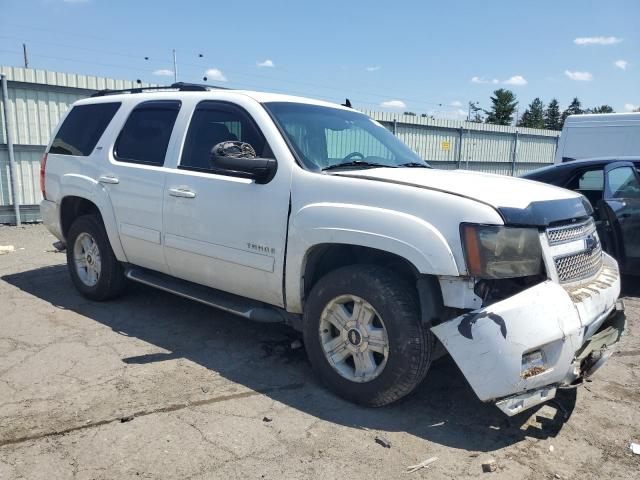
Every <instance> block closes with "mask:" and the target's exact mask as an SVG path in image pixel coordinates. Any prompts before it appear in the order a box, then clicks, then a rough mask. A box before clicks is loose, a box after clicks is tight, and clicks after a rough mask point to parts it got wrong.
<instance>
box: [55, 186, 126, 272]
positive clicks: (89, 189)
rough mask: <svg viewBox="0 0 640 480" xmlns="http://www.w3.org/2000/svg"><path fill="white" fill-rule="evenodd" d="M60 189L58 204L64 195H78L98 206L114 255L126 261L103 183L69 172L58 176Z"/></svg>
mask: <svg viewBox="0 0 640 480" xmlns="http://www.w3.org/2000/svg"><path fill="white" fill-rule="evenodd" d="M60 191H61V192H64V196H63V197H62V198H61V200H60V205H62V200H64V198H65V197H80V198H84V199H86V200H89V201H90V202H93V203H94V204H95V205H96V206H97V207H98V210H99V211H100V215H102V221H103V223H104V228H105V230H106V232H107V237H108V238H109V243H110V244H111V249H112V250H113V253H114V255H115V256H116V258H117V259H118V260H119V261H121V262H126V261H127V257H126V255H125V254H124V249H123V248H122V244H121V243H120V236H119V234H118V224H117V222H116V217H115V213H114V211H113V206H112V205H111V200H110V199H109V194H108V193H107V191H106V189H105V187H104V185H102V184H101V183H100V182H98V181H96V180H94V179H93V178H91V177H88V176H86V175H78V174H71V173H69V174H65V175H62V177H61V178H60Z"/></svg>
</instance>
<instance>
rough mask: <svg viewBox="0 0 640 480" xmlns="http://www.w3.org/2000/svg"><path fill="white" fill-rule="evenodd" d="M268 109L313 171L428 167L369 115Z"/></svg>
mask: <svg viewBox="0 0 640 480" xmlns="http://www.w3.org/2000/svg"><path fill="white" fill-rule="evenodd" d="M265 108H267V110H268V111H269V112H270V113H271V115H272V116H273V117H274V119H275V121H276V122H277V123H278V124H279V126H280V128H281V129H282V130H283V131H284V132H285V134H286V135H287V137H288V139H289V141H290V143H291V145H292V146H293V149H294V150H295V154H296V155H297V156H298V158H299V159H300V161H301V162H302V163H304V165H305V166H306V167H307V168H309V169H310V170H315V171H318V170H331V169H334V168H335V169H339V168H342V167H340V164H345V165H344V168H373V167H399V166H408V167H428V165H427V163H426V162H425V161H424V160H422V159H421V158H420V157H419V156H418V155H416V154H415V153H414V152H413V151H412V150H411V149H409V147H407V146H406V145H405V144H404V143H402V142H401V141H400V140H398V138H397V137H396V136H395V135H393V134H392V133H391V132H390V131H389V130H387V129H386V128H385V127H383V126H382V125H380V124H379V123H378V122H376V121H374V120H372V119H371V118H369V117H367V116H366V115H364V114H362V113H359V112H356V111H348V110H342V109H339V108H331V107H323V106H319V105H309V104H305V103H291V102H269V103H266V104H265Z"/></svg>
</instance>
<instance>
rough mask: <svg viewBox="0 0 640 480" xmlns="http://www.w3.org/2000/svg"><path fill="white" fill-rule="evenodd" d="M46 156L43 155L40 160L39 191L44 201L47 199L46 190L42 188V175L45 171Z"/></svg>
mask: <svg viewBox="0 0 640 480" xmlns="http://www.w3.org/2000/svg"><path fill="white" fill-rule="evenodd" d="M47 155H49V154H48V153H45V154H44V156H43V157H42V160H40V191H41V192H42V198H44V199H45V200H46V198H47V190H46V189H45V187H44V175H45V173H46V170H47Z"/></svg>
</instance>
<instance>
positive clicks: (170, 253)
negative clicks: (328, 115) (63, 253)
mask: <svg viewBox="0 0 640 480" xmlns="http://www.w3.org/2000/svg"><path fill="white" fill-rule="evenodd" d="M151 99H153V100H176V99H179V100H180V101H181V102H182V107H181V110H180V112H179V114H178V118H177V120H176V124H175V128H174V131H173V133H172V136H171V139H170V142H169V146H168V149H167V153H166V157H165V163H164V166H162V167H154V166H149V165H135V164H128V163H123V162H119V161H117V160H116V159H115V158H114V157H113V153H112V152H113V145H114V143H115V140H116V138H117V136H118V133H119V131H120V129H121V127H122V125H123V124H124V121H125V120H126V118H127V116H128V114H129V113H130V112H131V110H132V109H133V108H134V107H135V106H136V105H137V104H138V103H139V102H142V101H145V100H151ZM205 99H206V100H223V101H227V102H232V103H235V104H237V105H240V106H242V107H243V108H244V109H245V110H246V111H247V112H248V113H249V115H251V117H253V119H254V120H255V122H256V124H257V125H258V127H259V128H260V130H261V131H262V133H263V134H264V136H265V137H266V140H267V142H268V143H269V146H270V147H271V149H272V151H273V152H274V155H275V158H276V159H277V162H278V170H277V173H276V175H275V177H274V178H273V179H272V181H271V182H269V183H267V184H266V185H258V184H256V183H255V182H253V181H251V180H247V179H242V178H236V177H230V176H225V175H219V174H211V173H206V172H193V171H189V170H184V169H178V168H177V167H178V164H179V159H180V156H181V152H182V146H183V144H184V141H185V137H186V132H187V127H188V125H189V121H190V118H191V115H192V112H193V111H194V109H195V106H196V104H197V103H198V102H200V101H202V100H205ZM113 101H121V102H122V107H121V108H120V110H119V111H118V113H117V114H116V116H115V117H114V119H113V121H112V122H111V125H110V126H109V127H108V128H107V130H106V131H105V133H104V135H103V137H102V139H101V140H100V142H99V143H98V147H100V148H96V149H95V151H94V153H93V154H92V155H91V156H90V157H89V158H82V157H74V156H63V155H51V154H50V155H49V158H48V162H47V178H46V182H47V194H48V197H49V198H48V200H46V201H44V202H43V203H42V212H43V218H44V219H45V224H46V225H47V227H48V228H49V230H50V231H52V233H54V235H56V236H57V237H58V238H61V237H62V234H61V232H60V220H59V219H60V211H59V210H60V209H59V205H60V203H61V201H62V199H63V198H64V197H65V196H67V195H74V196H79V197H83V198H86V199H87V200H90V201H92V202H94V203H95V204H96V206H97V207H98V208H99V210H100V212H101V214H102V217H103V220H104V223H105V228H106V231H107V234H108V237H109V240H110V242H111V245H112V247H113V249H114V252H115V255H116V257H117V258H118V259H119V260H121V261H127V262H129V263H131V264H134V265H139V266H143V267H147V268H150V269H153V270H157V271H160V272H164V273H169V274H171V275H174V276H175V277H178V278H182V279H187V280H191V281H194V282H196V283H200V284H203V285H207V286H211V287H214V288H217V289H220V290H223V291H227V292H231V293H234V294H238V295H242V296H244V297H247V298H251V299H255V300H260V301H263V302H266V303H269V304H272V305H276V306H281V307H286V309H287V310H288V311H290V312H292V313H301V312H302V311H303V296H302V291H303V288H302V287H303V276H304V271H305V266H306V262H307V259H308V256H309V253H310V252H311V251H312V249H313V248H314V247H317V246H319V245H323V244H328V243H331V244H345V245H355V246H363V247H370V248H375V249H379V250H383V251H385V252H389V253H393V254H395V255H398V256H399V257H401V258H404V259H406V260H407V261H408V262H410V263H411V264H412V265H413V266H414V267H415V269H416V270H417V271H418V272H420V273H422V274H432V275H436V276H438V278H439V281H440V286H441V290H442V293H443V297H444V300H445V304H446V305H449V306H456V307H460V308H474V309H476V310H475V312H476V313H480V314H481V313H486V314H489V313H491V314H497V315H499V316H500V317H501V318H502V319H504V322H505V327H506V330H507V332H506V338H505V337H504V336H503V335H502V333H501V330H500V326H499V325H498V324H497V323H496V322H494V321H493V320H491V319H490V318H487V317H484V318H478V319H477V320H476V321H475V323H474V324H473V325H471V327H470V331H471V333H472V336H473V339H469V338H466V337H464V336H463V335H461V333H460V330H459V329H458V327H459V326H460V324H461V323H462V322H463V321H464V318H463V317H458V318H456V319H453V320H450V321H446V322H444V323H441V324H439V325H437V326H436V327H434V328H433V331H434V333H435V334H436V335H437V336H438V338H439V339H440V340H441V342H442V343H443V344H444V346H445V347H446V348H447V349H448V350H449V352H450V353H451V354H452V356H453V357H454V359H455V361H456V362H457V363H458V365H459V367H460V369H461V370H462V371H463V373H464V374H465V376H466V378H467V380H468V381H469V383H470V384H471V386H472V387H473V389H474V391H476V393H477V394H478V396H479V397H480V398H481V399H482V400H492V399H496V398H501V397H505V396H510V395H514V394H521V393H523V392H525V391H538V393H537V394H528V395H525V396H524V397H522V398H521V399H519V400H518V401H517V402H515V403H514V402H510V403H509V405H508V408H518V404H519V403H518V402H521V403H522V405H529V404H531V403H532V402H534V403H535V398H545V395H548V394H549V392H548V388H547V387H548V386H549V385H551V384H555V383H562V382H563V381H565V380H566V379H568V378H570V377H571V372H570V370H571V368H572V367H571V362H572V360H573V356H574V354H575V352H576V350H577V349H578V348H579V347H580V346H581V345H582V343H583V341H584V334H585V331H586V332H587V335H590V334H592V333H593V332H594V331H595V329H596V328H597V327H598V326H599V324H600V323H601V322H602V321H603V320H604V318H605V316H606V314H607V313H608V312H609V311H610V309H611V308H613V305H614V303H615V300H616V299H617V297H618V294H619V291H620V281H619V275H618V271H617V265H616V263H615V261H613V260H612V259H611V258H609V257H607V256H605V270H603V272H605V271H606V275H607V277H606V278H604V277H603V279H602V280H603V282H606V283H607V284H608V285H610V286H608V287H606V288H605V287H603V285H604V283H597V285H595V284H594V285H590V289H591V288H593V289H594V290H595V291H596V292H597V293H593V292H592V295H591V296H589V297H588V298H587V297H585V298H582V297H581V298H582V299H581V300H579V301H578V300H576V301H574V300H572V297H571V296H570V295H569V293H568V292H567V290H566V289H565V288H563V287H562V286H560V285H558V283H557V282H556V281H554V280H556V279H555V278H554V276H553V275H554V273H553V272H554V270H553V265H552V263H550V262H551V260H550V259H552V257H553V255H555V254H557V252H558V251H559V250H562V251H563V252H564V251H565V250H566V252H570V251H573V250H574V249H579V248H583V246H584V244H583V243H582V242H575V244H565V245H561V246H558V247H554V248H555V249H552V248H549V247H548V245H547V246H546V247H545V244H546V241H545V237H544V234H541V237H540V238H541V242H542V243H543V255H544V257H545V263H546V265H547V271H548V272H549V276H550V279H549V280H547V281H545V282H543V283H541V284H539V285H537V286H534V287H532V288H529V289H527V290H525V291H523V292H521V293H519V294H517V295H514V296H512V297H510V298H508V299H506V300H503V301H500V302H497V303H495V304H493V305H491V306H489V307H485V308H480V304H481V302H480V299H479V298H478V297H477V296H476V295H475V294H474V293H473V283H472V281H471V280H470V279H469V278H467V277H466V274H467V272H466V266H465V258H464V254H463V251H462V246H461V240H460V230H459V228H460V224H461V223H463V222H469V223H479V224H488V225H501V224H502V223H503V221H502V217H501V216H500V215H499V214H498V212H497V211H496V208H497V207H511V208H525V207H527V206H528V205H529V204H530V203H531V202H533V201H538V202H540V201H546V200H549V201H550V200H557V199H566V198H575V197H577V194H575V193H573V192H570V191H567V190H563V189H559V188H556V187H552V186H549V185H543V184H539V183H536V182H530V181H526V180H520V179H514V178H510V177H503V176H498V175H489V174H482V173H474V172H461V171H456V172H451V171H442V170H431V169H410V168H406V169H402V168H397V169H391V168H377V169H371V170H358V171H353V170H352V171H340V172H335V173H332V174H327V173H316V172H310V171H307V170H304V169H303V168H302V167H300V166H299V165H298V164H297V163H296V161H295V159H294V157H293V155H292V153H291V151H290V150H289V148H288V146H287V143H286V142H285V140H284V139H283V137H282V135H281V133H280V131H279V129H278V128H277V127H276V125H275V124H274V123H273V121H272V119H271V117H270V116H269V115H268V113H267V112H266V111H265V110H264V108H263V106H262V105H261V104H260V102H266V101H289V102H296V101H297V102H305V103H309V104H315V105H325V106H332V107H335V108H339V109H343V108H344V107H341V106H335V105H332V104H328V103H326V102H320V101H315V100H307V99H300V98H297V97H289V96H283V95H277V94H262V93H255V92H243V91H225V90H212V91H208V92H155V93H142V94H134V95H119V96H108V97H98V98H93V99H85V100H82V101H80V102H78V104H87V103H94V102H95V103H100V102H113ZM101 177H109V178H114V179H117V183H113V182H110V183H101V182H99V181H98V179H100V178H101ZM417 187H418V188H417ZM172 191H173V192H174V193H175V192H177V191H180V192H183V191H189V192H192V193H193V195H187V196H185V195H182V196H175V195H172V194H171V192H172ZM287 235H288V237H287ZM579 243H580V245H579ZM256 250H257V251H256ZM285 251H286V259H285ZM285 260H286V262H285ZM285 265H286V267H285ZM603 275H604V273H603ZM285 297H286V305H285V301H284V298H285ZM585 327H586V329H585ZM537 349H540V350H542V351H543V353H544V356H545V359H546V362H547V366H548V368H547V370H546V371H545V372H544V373H542V374H538V375H535V376H532V377H530V378H527V379H523V378H521V360H522V354H523V353H527V352H529V351H531V350H537ZM545 389H546V390H545ZM540 392H542V393H540ZM544 392H547V393H544Z"/></svg>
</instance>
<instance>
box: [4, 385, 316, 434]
mask: <svg viewBox="0 0 640 480" xmlns="http://www.w3.org/2000/svg"><path fill="white" fill-rule="evenodd" d="M304 386H305V383H304V382H302V383H291V384H288V385H281V386H276V387H267V388H263V389H260V390H251V391H249V392H243V393H233V394H230V395H221V396H219V397H213V398H207V399H204V400H196V401H194V402H184V403H174V404H172V405H167V406H164V407H158V408H154V409H152V410H139V411H137V412H135V413H133V414H131V415H127V417H132V418H139V417H146V416H147V415H153V414H156V413H168V412H175V411H178V410H183V409H185V408H189V407H199V406H201V405H209V404H212V403H220V402H226V401H229V400H237V399H241V398H248V397H253V396H257V395H265V394H268V393H272V392H279V391H286V390H297V389H299V388H302V387H304ZM121 418H122V417H116V418H110V419H106V420H98V421H95V422H90V423H86V424H84V425H77V426H75V427H69V428H65V429H62V430H54V431H52V432H44V433H39V434H36V435H26V436H24V437H19V438H10V439H5V440H0V447H4V446H6V445H16V444H18V443H23V442H28V441H30V440H40V439H41V438H48V437H54V436H58V435H66V434H67V433H72V432H77V431H79V430H87V429H89V428H95V427H101V426H103V425H108V424H110V423H115V422H120V421H121Z"/></svg>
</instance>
